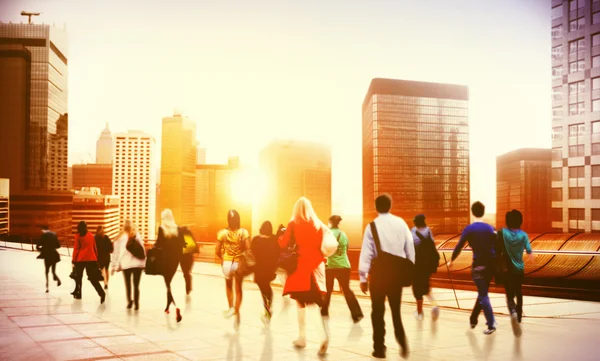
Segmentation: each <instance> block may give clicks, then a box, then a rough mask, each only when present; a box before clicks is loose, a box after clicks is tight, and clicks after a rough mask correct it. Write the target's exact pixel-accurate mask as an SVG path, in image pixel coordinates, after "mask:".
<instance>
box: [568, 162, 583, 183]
mask: <svg viewBox="0 0 600 361" xmlns="http://www.w3.org/2000/svg"><path fill="white" fill-rule="evenodd" d="M584 178H585V167H584V166H580V167H569V179H577V185H578V186H579V182H580V181H581V182H583V181H584V180H583V179H584ZM581 186H583V183H582V184H581Z"/></svg>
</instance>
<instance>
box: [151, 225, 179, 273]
mask: <svg viewBox="0 0 600 361" xmlns="http://www.w3.org/2000/svg"><path fill="white" fill-rule="evenodd" d="M154 247H155V248H158V249H159V250H160V264H161V268H162V270H163V272H164V273H166V274H170V273H175V272H176V271H177V266H178V265H179V262H180V261H181V256H182V255H183V249H184V248H185V239H184V238H183V232H182V231H181V229H179V232H178V234H177V235H176V236H170V237H166V236H165V232H164V231H163V228H162V227H159V228H158V238H157V239H156V243H155V244H154Z"/></svg>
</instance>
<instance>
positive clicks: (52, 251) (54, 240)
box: [36, 225, 62, 293]
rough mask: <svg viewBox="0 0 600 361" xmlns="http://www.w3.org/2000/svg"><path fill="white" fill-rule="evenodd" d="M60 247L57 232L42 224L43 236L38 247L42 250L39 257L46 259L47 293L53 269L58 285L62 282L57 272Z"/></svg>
mask: <svg viewBox="0 0 600 361" xmlns="http://www.w3.org/2000/svg"><path fill="white" fill-rule="evenodd" d="M59 248H60V242H59V241H58V237H56V233H54V232H51V231H50V228H49V227H48V226H47V225H44V226H42V236H41V238H40V243H39V244H38V245H37V246H36V249H37V250H38V251H40V255H39V256H38V257H37V258H39V259H43V260H44V267H45V269H46V273H45V274H46V293H48V292H50V291H49V289H48V273H49V272H50V269H52V276H53V278H54V280H55V281H56V287H60V285H61V284H62V283H61V282H60V278H58V275H57V274H56V264H57V263H58V262H60V254H58V251H57V249H59Z"/></svg>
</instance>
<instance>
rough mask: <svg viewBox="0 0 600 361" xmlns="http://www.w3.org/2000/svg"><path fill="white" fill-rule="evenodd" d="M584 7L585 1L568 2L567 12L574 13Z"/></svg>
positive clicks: (572, 0) (574, 0)
mask: <svg viewBox="0 0 600 361" xmlns="http://www.w3.org/2000/svg"><path fill="white" fill-rule="evenodd" d="M583 7H585V0H570V1H569V11H576V10H577V9H581V8H583Z"/></svg>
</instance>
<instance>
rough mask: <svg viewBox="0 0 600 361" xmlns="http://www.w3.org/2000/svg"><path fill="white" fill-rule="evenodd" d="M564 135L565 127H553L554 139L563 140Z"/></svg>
mask: <svg viewBox="0 0 600 361" xmlns="http://www.w3.org/2000/svg"><path fill="white" fill-rule="evenodd" d="M562 137H563V127H562V126H561V127H552V140H561V139H562Z"/></svg>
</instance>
